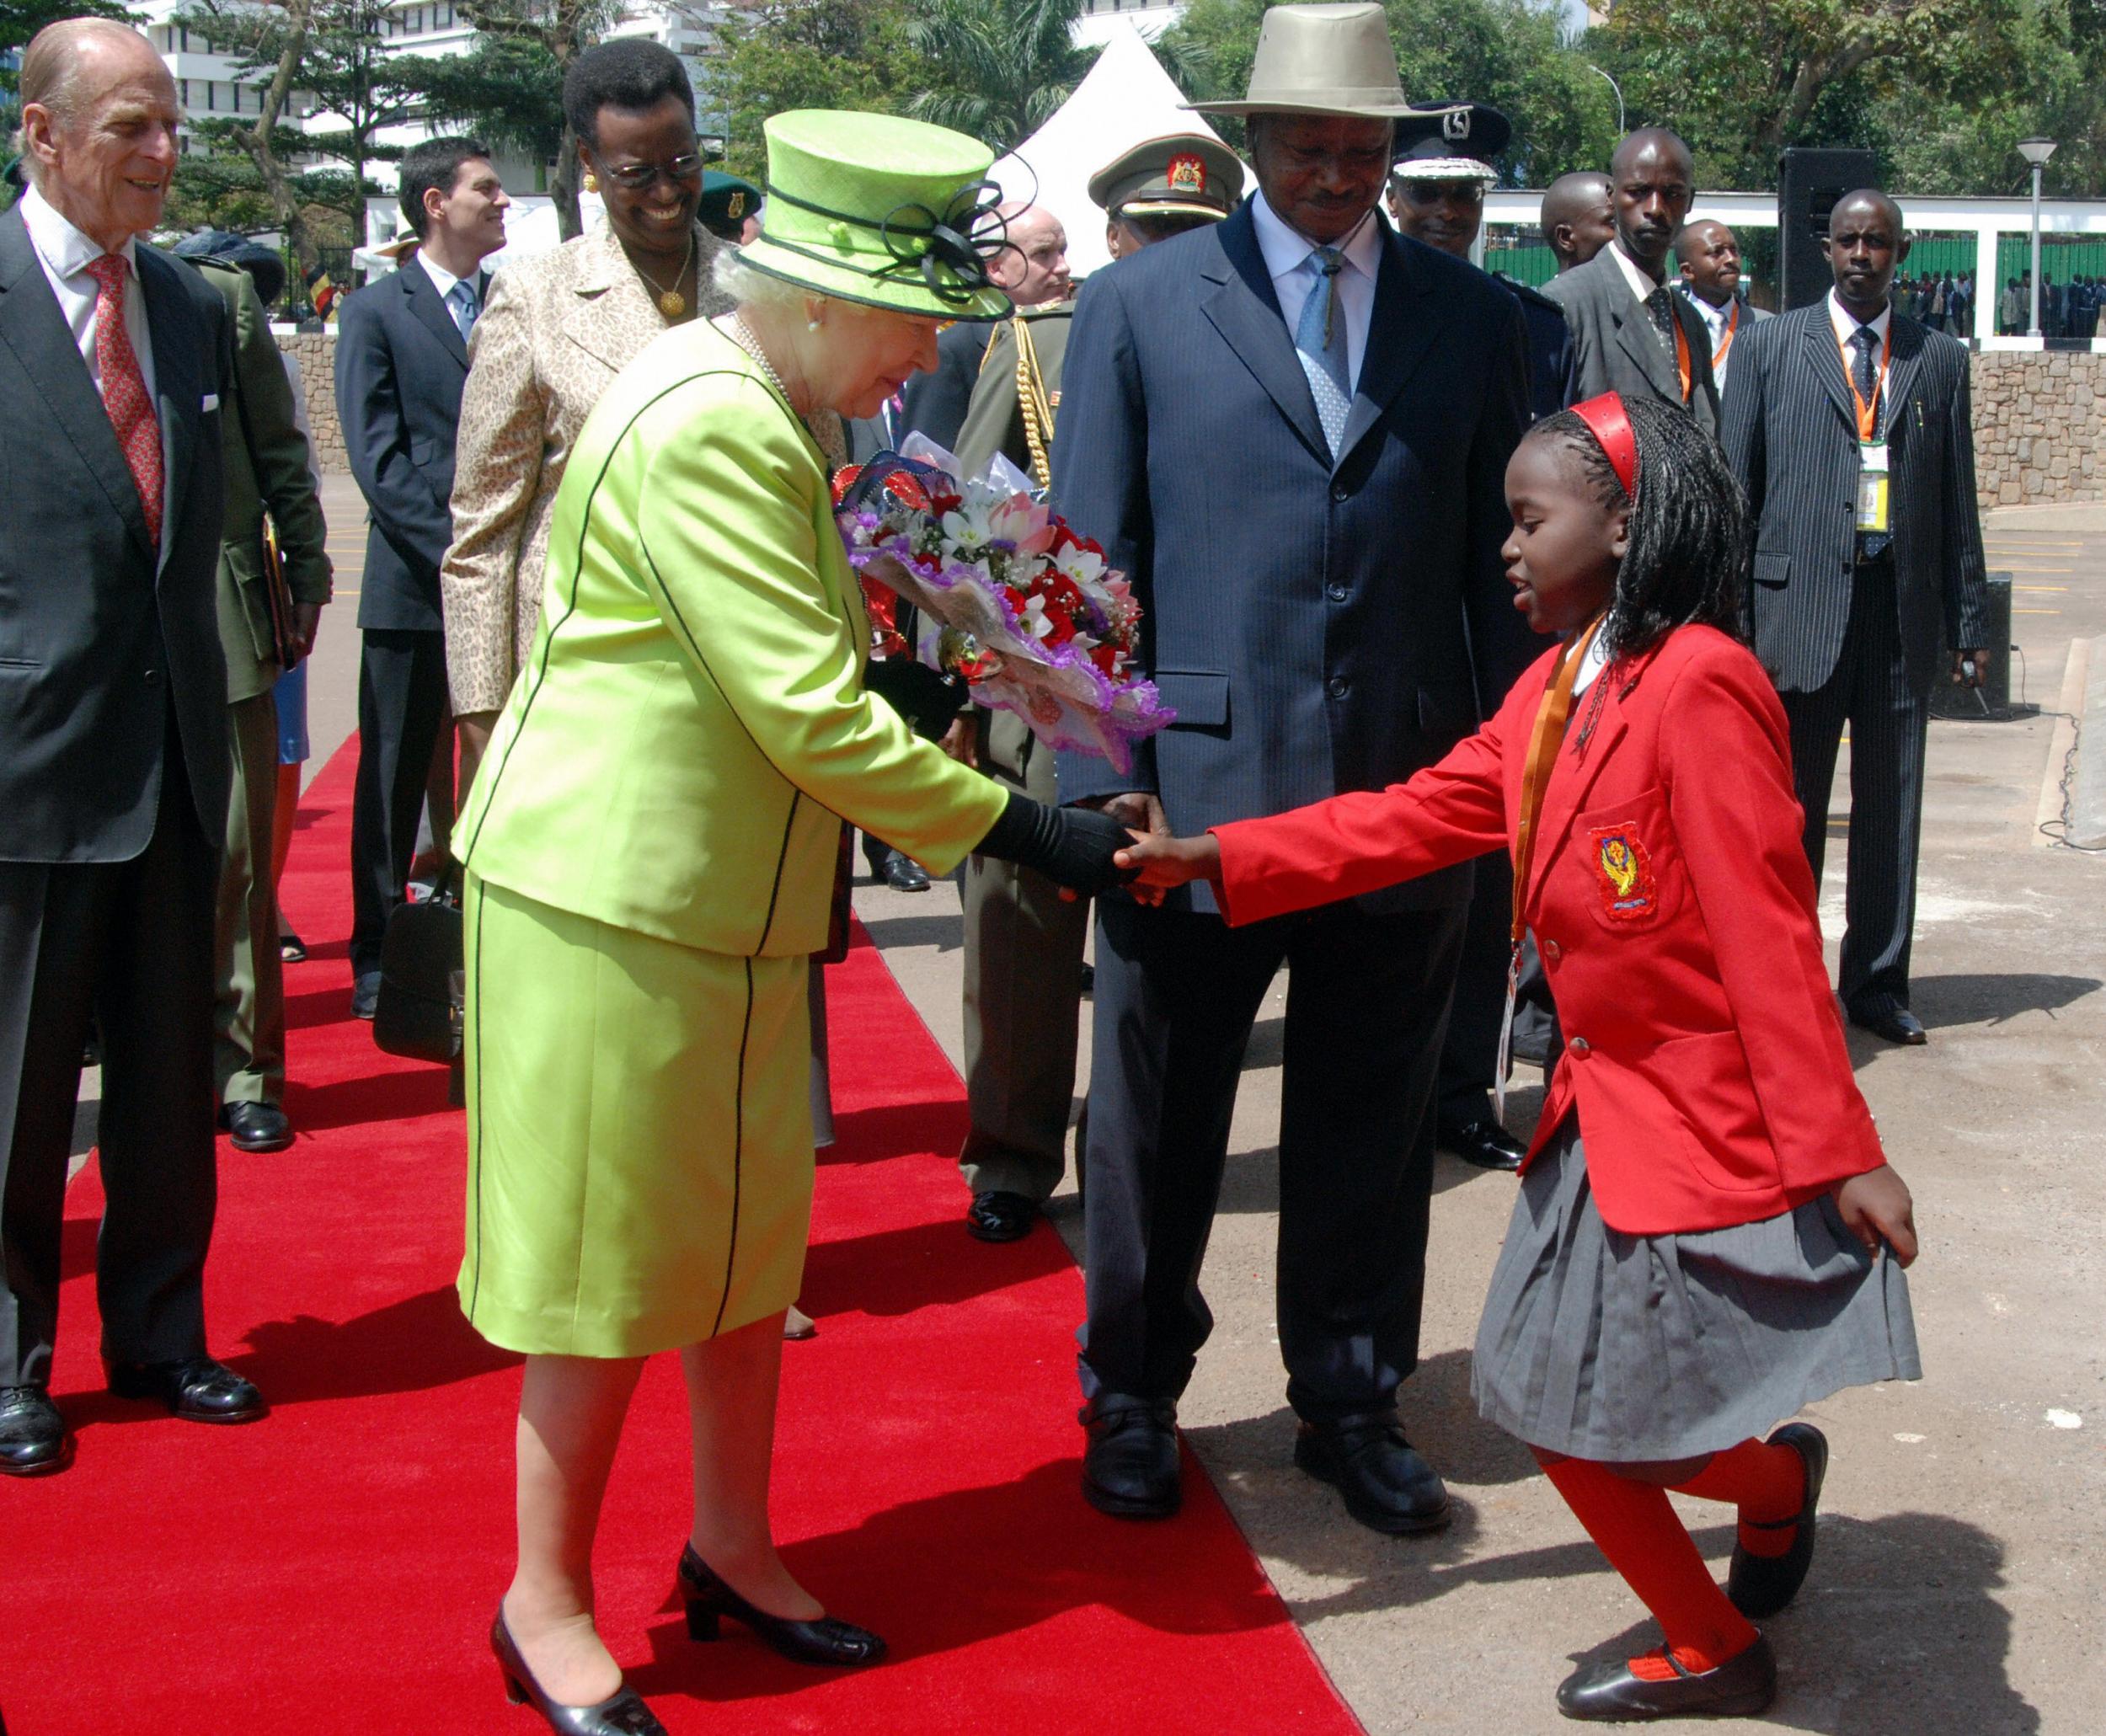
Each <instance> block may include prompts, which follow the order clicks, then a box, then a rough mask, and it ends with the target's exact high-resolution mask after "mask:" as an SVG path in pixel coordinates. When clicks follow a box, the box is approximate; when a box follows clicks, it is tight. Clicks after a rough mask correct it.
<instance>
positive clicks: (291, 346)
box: [277, 331, 350, 476]
mask: <svg viewBox="0 0 2106 1736" xmlns="http://www.w3.org/2000/svg"><path fill="white" fill-rule="evenodd" d="M277 335H278V347H279V348H280V349H281V350H286V351H287V352H289V353H290V354H291V355H293V356H295V357H296V358H297V360H298V361H299V364H300V383H301V384H302V386H303V387H306V388H307V425H308V426H309V427H310V428H311V429H312V430H313V433H314V462H315V465H316V467H317V468H318V469H319V470H320V471H321V473H323V475H324V476H328V475H330V474H332V473H335V474H339V475H340V474H344V473H348V472H349V471H350V462H349V461H347V460H346V459H345V456H344V425H343V424H342V423H341V422H339V420H338V419H337V416H336V334H335V333H334V332H333V331H328V332H291V331H281V332H280V333H279V334H277Z"/></svg>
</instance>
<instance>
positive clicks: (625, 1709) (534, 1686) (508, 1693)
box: [490, 1605, 665, 1736]
mask: <svg viewBox="0 0 2106 1736" xmlns="http://www.w3.org/2000/svg"><path fill="white" fill-rule="evenodd" d="M490 1650H492V1651H493V1652H494V1653H496V1654H497V1667H498V1669H500V1670H502V1671H503V1672H504V1675H505V1698H506V1699H507V1700H509V1701H511V1702H512V1704H513V1705H515V1706H531V1707H533V1709H534V1710H535V1711H536V1712H539V1713H540V1714H541V1715H542V1716H543V1717H545V1718H547V1719H548V1728H550V1729H552V1730H560V1731H562V1732H563V1733H564V1736H665V1725H663V1724H661V1723H659V1721H658V1720H657V1719H656V1718H655V1717H653V1716H652V1714H651V1709H650V1707H648V1706H646V1705H645V1704H644V1696H642V1695H641V1694H639V1693H638V1692H637V1691H636V1690H635V1689H633V1688H630V1687H621V1688H617V1689H616V1690H615V1691H614V1692H613V1693H612V1694H610V1695H609V1696H607V1698H606V1699H604V1700H601V1701H598V1702H597V1703H596V1704H594V1705H591V1706H559V1705H558V1704H557V1703H556V1702H555V1701H553V1700H551V1699H550V1698H549V1697H548V1696H547V1695H546V1694H544V1693H543V1692H542V1691H541V1684H540V1683H539V1682H537V1681H536V1680H534V1673H533V1671H532V1670H531V1669H527V1667H526V1659H524V1658H522V1657H521V1656H520V1655H519V1648H518V1646H517V1645H516V1644H515V1643H513V1640H512V1636H511V1630H510V1629H509V1628H508V1627H506V1626H505V1610H504V1607H503V1605H500V1606H499V1608H498V1611H497V1620H496V1621H493V1622H492V1623H491V1624H490Z"/></svg>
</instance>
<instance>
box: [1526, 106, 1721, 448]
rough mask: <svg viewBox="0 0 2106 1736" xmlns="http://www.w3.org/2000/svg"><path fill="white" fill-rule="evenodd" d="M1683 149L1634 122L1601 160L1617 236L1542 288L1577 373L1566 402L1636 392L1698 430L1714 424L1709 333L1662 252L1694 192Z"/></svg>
mask: <svg viewBox="0 0 2106 1736" xmlns="http://www.w3.org/2000/svg"><path fill="white" fill-rule="evenodd" d="M1696 180H1697V172H1696V168H1695V167H1694V165H1693V163H1692V160H1691V158H1690V155H1689V147H1688V146H1686V145H1685V144H1684V143H1683V142H1681V140H1680V139H1679V138H1677V137H1676V136H1675V135H1674V134H1673V133H1671V132H1670V131H1667V129H1666V128H1665V127H1662V126H1648V127H1642V128H1640V129H1639V130H1638V131H1637V132H1634V133H1633V134H1631V135H1630V136H1629V137H1628V138H1626V139H1625V140H1624V141H1623V142H1622V144H1620V145H1618V146H1617V147H1616V155H1615V156H1613V157H1612V158H1610V159H1609V184H1610V190H1611V198H1612V200H1613V202H1614V206H1615V213H1616V238H1615V239H1614V240H1613V241H1612V242H1611V243H1609V244H1608V245H1607V246H1606V247H1605V248H1602V249H1601V252H1599V253H1598V254H1596V255H1595V256H1594V257H1593V258H1592V259H1590V260H1588V261H1587V263H1586V264H1584V265H1574V267H1573V268H1572V269H1571V270H1569V271H1561V272H1559V273H1558V275H1557V276H1555V277H1553V278H1552V279H1551V280H1550V281H1549V282H1548V283H1547V284H1545V285H1544V286H1543V293H1544V294H1545V295H1547V296H1549V297H1550V298H1551V299H1552V300H1553V302H1557V303H1558V306H1559V307H1563V309H1564V310H1565V319H1566V322H1567V323H1569V325H1570V326H1571V328H1572V339H1573V345H1574V351H1575V361H1576V363H1577V374H1578V378H1577V380H1576V382H1575V390H1574V402H1578V401H1579V400H1580V399H1582V398H1595V397H1598V396H1599V395H1600V394H1601V393H1604V392H1623V393H1648V394H1649V395H1651V396H1652V397H1654V398H1659V399H1660V400H1661V401H1662V402H1663V403H1672V404H1680V405H1681V407H1682V408H1683V409H1686V410H1687V411H1688V412H1689V414H1691V415H1692V416H1694V417H1695V418H1696V419H1697V426H1698V427H1699V428H1702V430H1704V431H1705V432H1706V433H1707V434H1712V433H1716V432H1717V431H1718V388H1717V387H1715V386H1714V385H1713V382H1712V377H1711V339H1710V338H1709V336H1708V334H1707V333H1706V332H1705V329H1704V323H1703V321H1702V319H1700V318H1698V317H1697V310H1696V309H1695V308H1693V307H1691V306H1690V305H1689V302H1688V300H1687V298H1686V296H1679V295H1677V294H1676V293H1675V292H1674V291H1673V290H1672V289H1671V288H1670V286H1669V282H1668V279H1669V275H1670V274H1669V270H1668V254H1669V252H1670V249H1672V248H1673V247H1674V244H1675V238H1676V235H1678V234H1679V233H1680V232H1681V227H1682V220H1683V219H1684V218H1686V216H1688V215H1689V202H1690V200H1691V199H1692V198H1693V197H1694V196H1695V193H1696Z"/></svg>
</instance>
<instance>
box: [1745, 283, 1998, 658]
mask: <svg viewBox="0 0 2106 1736" xmlns="http://www.w3.org/2000/svg"><path fill="white" fill-rule="evenodd" d="M1967 369H1968V362H1967V350H1966V348H1965V346H1964V345H1961V344H1960V343H1959V342H1958V341H1957V340H1955V339H1952V338H1948V337H1947V336H1945V335H1944V334H1943V333H1939V332H1933V331H1931V330H1929V329H1927V328H1926V327H1924V326H1922V325H1919V324H1918V323H1916V321H1915V320H1913V319H1911V318H1908V317H1907V316H1906V314H1903V313H1900V312H1896V313H1895V315H1894V358H1893V362H1892V366H1891V369H1890V372H1889V374H1888V376H1887V386H1886V392H1885V394H1884V404H1883V407H1882V409H1881V411H1880V426H1881V431H1882V432H1883V433H1884V435H1885V436H1886V440H1887V448H1888V464H1889V467H1890V474H1891V476H1892V478H1893V481H1892V484H1891V507H1890V511H1891V523H1892V526H1893V529H1894V560H1895V588H1896V590H1897V593H1898V595H1897V598H1896V601H1897V604H1898V615H1899V619H1898V621H1897V623H1896V626H1897V628H1898V631H1899V632H1900V638H1901V648H1902V654H1903V657H1904V660H1905V663H1906V668H1907V670H1908V676H1909V681H1910V684H1911V686H1913V687H1914V688H1915V689H1916V692H1917V693H1918V694H1919V695H1921V694H1927V692H1929V691H1930V687H1931V684H1932V681H1934V680H1935V679H1936V678H1937V675H1938V665H1939V661H1940V650H1941V646H1940V641H1941V638H1943V640H1944V641H1945V642H1946V643H1949V644H1953V645H1956V646H1965V647H1975V646H1980V645H1981V644H1985V643H1986V635H1987V633H1988V588H1987V584H1986V580H1985V577H1984V574H1983V569H1982V567H1983V564H1982V548H1981V520H1980V515H1979V514H1978V512H1977V510H1976V508H1975V437H1974V426H1973V421H1972V412H1971V409H1970V402H1969V394H1968V376H1967ZM1727 379H1728V384H1727V387H1726V402H1725V423H1724V432H1723V435H1722V437H1723V440H1724V445H1725V449H1726V457H1727V458H1728V460H1729V462H1731V464H1732V466H1733V469H1734V473H1735V475H1736V476H1738V477H1739V478H1740V483H1741V486H1742V487H1743V488H1745V489H1746V490H1747V494H1748V506H1749V510H1750V512H1751V514H1752V515H1753V517H1754V520H1755V524H1756V545H1755V546H1756V554H1755V580H1754V583H1753V585H1751V587H1750V590H1749V599H1748V602H1749V616H1750V621H1751V626H1752V628H1753V630H1754V637H1755V649H1756V654H1757V655H1758V656H1760V657H1761V659H1762V660H1763V662H1764V663H1765V664H1766V665H1768V667H1769V668H1770V670H1771V671H1772V673H1773V674H1774V675H1775V676H1776V677H1777V686H1779V687H1781V688H1783V689H1784V690H1785V691H1786V692H1801V693H1804V692H1813V691H1814V690H1815V689H1816V688H1818V687H1820V686H1822V685H1823V684H1824V683H1825V682H1826V681H1827V680H1828V678H1829V676H1831V675H1832V674H1833V673H1834V672H1835V668H1836V659H1837V658H1838V657H1840V656H1841V654H1842V646H1843V638H1844V635H1845V633H1847V631H1848V629H1849V626H1850V602H1851V591H1852V579H1853V575H1854V572H1855V565H1854V563H1855V557H1856V552H1857V530H1856V524H1857V475H1858V469H1859V462H1858V454H1857V405H1856V403H1855V400H1854V399H1853V398H1852V393H1851V390H1850V382H1849V378H1848V377H1847V375H1845V373H1844V372H1843V365H1842V355H1841V351H1840V350H1839V349H1838V348H1837V345H1836V334H1835V328H1834V327H1833V326H1832V325H1831V323H1830V321H1829V318H1828V302H1827V300H1826V298H1825V297H1824V298H1823V299H1822V300H1820V301H1819V302H1815V303H1814V304H1813V305H1812V306H1811V307H1795V308H1793V310H1792V311H1791V312H1788V313H1783V314H1780V315H1778V316H1777V318H1775V319H1772V320H1767V321H1765V322H1764V323H1762V324H1761V325H1759V326H1756V327H1754V328H1752V329H1748V330H1744V331H1743V332H1742V333H1741V334H1740V339H1739V341H1738V342H1736V343H1735V345H1734V350H1733V366H1732V370H1731V371H1730V372H1729V375H1728V376H1727Z"/></svg>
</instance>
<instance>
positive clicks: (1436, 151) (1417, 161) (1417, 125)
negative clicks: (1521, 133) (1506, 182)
mask: <svg viewBox="0 0 2106 1736" xmlns="http://www.w3.org/2000/svg"><path fill="white" fill-rule="evenodd" d="M1411 107H1412V112H1411V114H1410V115H1408V117H1406V118H1405V119H1404V120H1399V121H1398V123H1397V163H1396V166H1395V168H1392V170H1391V171H1390V172H1391V173H1392V174H1396V175H1401V176H1403V178H1404V179H1408V180H1414V181H1484V182H1488V183H1489V182H1491V181H1496V180H1497V179H1499V171H1498V170H1497V169H1495V168H1493V167H1492V159H1493V158H1494V157H1496V156H1498V155H1499V152H1502V151H1504V150H1505V148H1506V147H1507V142H1508V141H1510V139H1511V138H1512V137H1513V136H1514V129H1513V127H1512V126H1511V125H1510V124H1509V122H1508V120H1507V119H1506V117H1505V115H1502V114H1500V113H1499V110H1497V109H1494V108H1493V107H1491V106H1490V105H1489V104H1485V103H1453V102H1450V103H1414V104H1412V105H1411Z"/></svg>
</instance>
